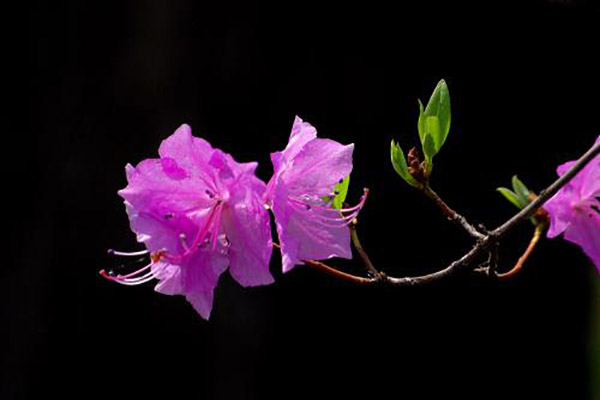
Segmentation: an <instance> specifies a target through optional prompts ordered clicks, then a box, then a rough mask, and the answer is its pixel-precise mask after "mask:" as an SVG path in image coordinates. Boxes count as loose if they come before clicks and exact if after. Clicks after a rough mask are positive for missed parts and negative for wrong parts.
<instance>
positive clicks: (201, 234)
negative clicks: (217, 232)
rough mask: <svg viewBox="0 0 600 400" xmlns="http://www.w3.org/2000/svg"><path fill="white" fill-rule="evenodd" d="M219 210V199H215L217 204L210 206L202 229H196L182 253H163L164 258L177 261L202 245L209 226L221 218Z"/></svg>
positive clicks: (220, 204)
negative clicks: (194, 235)
mask: <svg viewBox="0 0 600 400" xmlns="http://www.w3.org/2000/svg"><path fill="white" fill-rule="evenodd" d="M221 210H222V202H221V201H220V200H219V201H217V204H216V205H215V206H214V207H213V208H211V210H210V214H209V216H208V219H207V221H206V223H205V224H204V226H203V227H202V229H200V230H199V231H198V233H197V234H196V237H195V238H194V240H193V241H192V244H191V245H189V246H186V247H184V252H183V254H165V255H164V256H165V258H167V259H168V260H170V261H175V262H179V261H181V260H182V259H183V258H184V257H186V256H188V255H190V254H191V253H192V252H193V251H195V250H196V249H197V248H199V247H200V246H201V245H202V241H203V240H204V239H205V238H206V236H207V234H209V231H210V228H211V227H212V226H213V225H214V223H215V221H218V220H219V219H220V218H221ZM213 236H214V234H212V235H211V239H213ZM213 240H214V239H213ZM186 244H187V243H186Z"/></svg>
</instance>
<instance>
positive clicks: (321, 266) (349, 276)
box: [273, 243, 374, 285]
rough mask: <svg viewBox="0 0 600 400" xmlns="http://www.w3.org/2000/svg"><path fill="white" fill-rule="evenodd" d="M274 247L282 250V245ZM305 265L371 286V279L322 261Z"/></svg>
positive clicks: (306, 261)
mask: <svg viewBox="0 0 600 400" xmlns="http://www.w3.org/2000/svg"><path fill="white" fill-rule="evenodd" d="M273 247H275V248H276V249H281V245H280V244H279V243H273ZM302 262H303V263H304V264H305V265H308V266H310V267H313V268H316V269H318V270H320V271H322V272H325V273H326V274H327V275H331V276H335V277H336V278H340V279H344V280H346V281H351V282H354V283H358V284H363V285H365V284H370V283H374V282H371V278H363V277H362V276H356V275H352V274H349V273H346V272H342V271H340V270H338V269H335V268H332V267H330V266H329V265H326V264H324V263H322V262H320V261H315V260H302Z"/></svg>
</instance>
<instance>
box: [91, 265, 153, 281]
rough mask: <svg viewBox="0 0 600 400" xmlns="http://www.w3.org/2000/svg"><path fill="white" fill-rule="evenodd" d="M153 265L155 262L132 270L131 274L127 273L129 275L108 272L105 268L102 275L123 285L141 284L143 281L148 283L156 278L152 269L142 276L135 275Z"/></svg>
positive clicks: (101, 272)
mask: <svg viewBox="0 0 600 400" xmlns="http://www.w3.org/2000/svg"><path fill="white" fill-rule="evenodd" d="M152 265H154V262H151V263H150V264H148V265H146V266H145V267H143V268H141V269H139V270H137V271H135V272H132V273H130V274H127V275H114V273H113V272H112V271H109V272H106V271H105V270H101V271H100V275H101V276H102V277H103V278H106V279H108V280H109V281H113V282H117V283H120V284H122V285H129V286H133V285H141V284H142V283H146V282H149V281H151V280H152V279H154V274H153V273H152V270H150V271H148V272H147V273H145V274H143V275H141V276H138V277H133V276H135V275H137V274H139V273H141V272H144V271H146V270H148V269H151V268H152ZM132 277H133V278H132Z"/></svg>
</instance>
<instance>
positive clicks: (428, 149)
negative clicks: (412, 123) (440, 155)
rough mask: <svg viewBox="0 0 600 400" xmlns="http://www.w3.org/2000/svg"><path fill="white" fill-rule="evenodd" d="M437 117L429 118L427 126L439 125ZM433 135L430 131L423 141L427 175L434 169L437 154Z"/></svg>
mask: <svg viewBox="0 0 600 400" xmlns="http://www.w3.org/2000/svg"><path fill="white" fill-rule="evenodd" d="M435 120H437V118H436V117H429V118H427V125H426V126H427V127H430V126H435V125H437V123H436V121H435ZM432 137H433V136H432V135H430V134H429V133H426V134H425V141H424V142H423V154H424V155H425V176H427V177H428V176H429V175H430V174H431V170H432V169H433V156H434V155H435V144H434V143H433V139H432Z"/></svg>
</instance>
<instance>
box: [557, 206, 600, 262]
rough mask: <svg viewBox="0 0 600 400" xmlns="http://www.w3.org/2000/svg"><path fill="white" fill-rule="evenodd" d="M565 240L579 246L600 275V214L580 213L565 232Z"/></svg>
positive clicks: (592, 212) (591, 212)
mask: <svg viewBox="0 0 600 400" xmlns="http://www.w3.org/2000/svg"><path fill="white" fill-rule="evenodd" d="M565 239H566V240H568V241H570V242H573V243H576V244H578V245H579V246H580V247H581V249H582V250H583V252H584V253H585V254H586V255H587V256H588V257H589V258H590V259H591V260H592V262H593V263H594V265H595V266H596V268H597V269H598V272H599V273H600V214H598V213H597V212H594V211H592V210H590V211H589V212H587V213H584V212H580V213H577V216H576V217H575V218H574V220H573V222H572V223H571V225H570V226H569V228H567V230H566V231H565Z"/></svg>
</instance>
